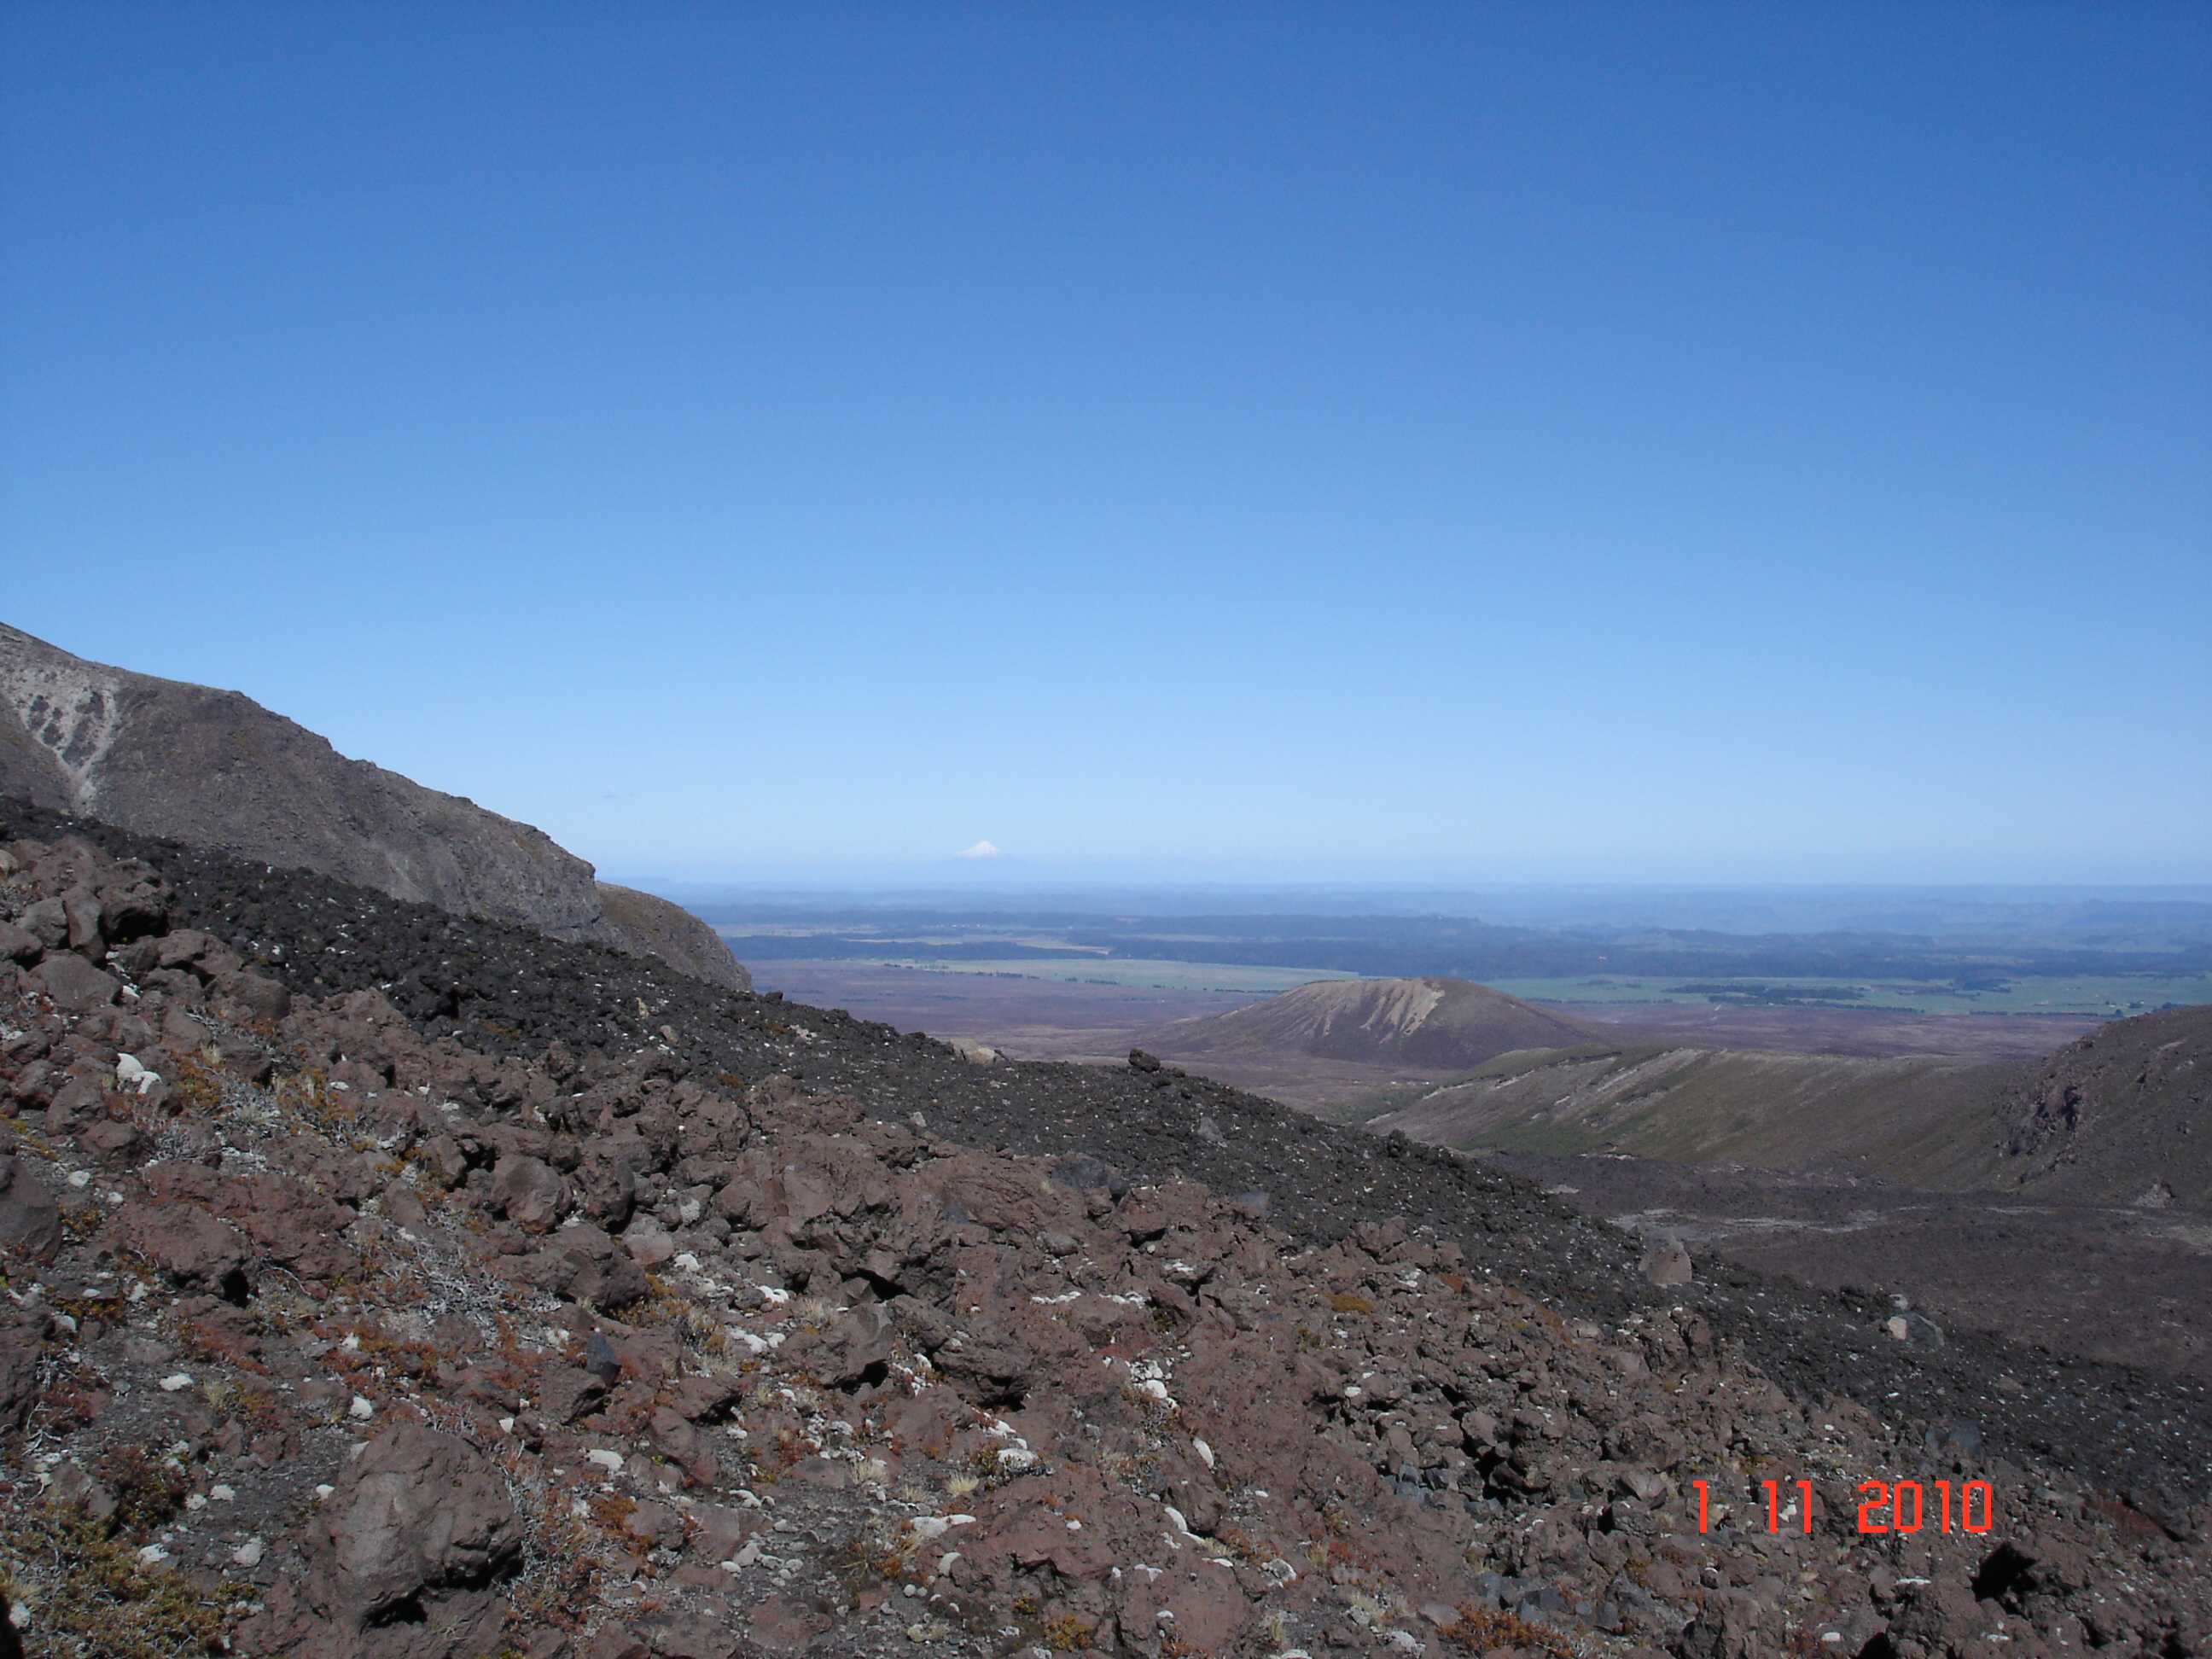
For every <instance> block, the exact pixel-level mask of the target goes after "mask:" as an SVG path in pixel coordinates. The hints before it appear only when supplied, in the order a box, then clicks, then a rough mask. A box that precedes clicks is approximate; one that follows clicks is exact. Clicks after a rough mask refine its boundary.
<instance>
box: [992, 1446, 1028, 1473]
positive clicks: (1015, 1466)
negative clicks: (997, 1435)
mask: <svg viewBox="0 0 2212 1659" xmlns="http://www.w3.org/2000/svg"><path fill="white" fill-rule="evenodd" d="M1036 1461H1037V1455H1036V1453H1035V1452H1033V1451H1031V1450H1030V1449H1029V1448H1028V1447H1027V1446H1001V1447H1000V1448H999V1467H1000V1468H1002V1469H1008V1470H1012V1471H1013V1472H1015V1473H1017V1474H1018V1473H1019V1472H1020V1471H1021V1470H1023V1469H1033V1468H1036Z"/></svg>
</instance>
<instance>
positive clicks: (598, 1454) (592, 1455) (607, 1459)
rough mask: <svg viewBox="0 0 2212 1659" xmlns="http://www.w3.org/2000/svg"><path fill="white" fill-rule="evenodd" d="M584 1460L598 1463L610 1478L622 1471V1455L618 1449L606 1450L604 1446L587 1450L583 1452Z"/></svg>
mask: <svg viewBox="0 0 2212 1659" xmlns="http://www.w3.org/2000/svg"><path fill="white" fill-rule="evenodd" d="M584 1461H585V1462H586V1463H596V1464H598V1465H599V1467H600V1468H603V1469H605V1471H606V1472H607V1476H608V1478H609V1479H610V1480H611V1479H613V1478H614V1477H615V1476H616V1475H617V1474H621V1473H622V1472H623V1455H622V1454H621V1453H620V1452H618V1451H608V1450H606V1449H605V1448H602V1449H599V1450H597V1451H587V1452H586V1453H585V1454H584Z"/></svg>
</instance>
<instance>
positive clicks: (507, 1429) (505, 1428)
mask: <svg viewBox="0 0 2212 1659" xmlns="http://www.w3.org/2000/svg"><path fill="white" fill-rule="evenodd" d="M499 1431H500V1432H501V1434H513V1432H514V1419H513V1418H511V1417H502V1418H501V1419H499Z"/></svg>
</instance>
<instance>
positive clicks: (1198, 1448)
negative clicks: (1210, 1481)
mask: <svg viewBox="0 0 2212 1659" xmlns="http://www.w3.org/2000/svg"><path fill="white" fill-rule="evenodd" d="M1190 1449H1192V1450H1193V1451H1194V1452H1196V1453H1197V1454H1198V1461H1199V1462H1201V1463H1203V1464H1205V1465H1206V1468H1209V1469H1210V1468H1212V1467H1213V1448H1212V1447H1211V1446H1209V1445H1207V1444H1206V1442H1204V1441H1203V1440H1194V1441H1192V1442H1191V1443H1190Z"/></svg>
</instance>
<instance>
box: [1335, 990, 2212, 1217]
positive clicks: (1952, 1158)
mask: <svg viewBox="0 0 2212 1659" xmlns="http://www.w3.org/2000/svg"><path fill="white" fill-rule="evenodd" d="M1369 1104H1370V1109H1369V1110H1368V1111H1367V1112H1365V1113H1364V1114H1360V1116H1361V1118H1362V1119H1363V1121H1364V1122H1365V1123H1366V1126H1367V1127H1369V1128H1371V1129H1375V1130H1377V1131H1388V1130H1392V1129H1399V1130H1403V1131H1404V1132H1405V1133H1407V1134H1408V1135H1410V1136H1412V1137H1413V1139H1416V1140H1425V1141H1429V1142H1432V1143H1434V1144H1436V1145H1438V1146H1451V1147H1455V1148H1460V1149H1463V1150H1471V1149H1474V1148H1477V1147H1480V1148H1484V1149H1487V1150H1491V1151H1497V1152H1565V1153H1573V1152H1613V1153H1620V1154H1624V1155H1626V1156H1630V1157H1634V1158H1662V1159H1665V1160H1668V1161H1669V1162H1674V1163H1694V1164H1756V1165H1760V1166H1764V1167H1765V1168H1768V1169H1776V1170H1807V1171H1817V1172H1821V1173H1832V1174H1855V1175H1862V1176H1875V1177H1878V1178H1880V1179H1882V1180H1887V1181H1893V1182H1899V1183H1901V1184H1904V1185H1907V1186H1914V1187H1928V1188H1953V1189H1958V1188H1997V1189H2000V1190H2005V1191H2017V1192H2020V1193H2021V1194H2023V1195H2025V1196H2029V1197H2033V1198H2037V1199H2044V1200H2058V1201H2063V1202H2072V1203H2085V1204H2128V1205H2141V1206H2147V1207H2151V1208H2166V1207H2167V1206H2175V1207H2179V1208H2181V1209H2185V1210H2192V1211H2201V1210H2212V1007H2206V1006H2195V1007H2188V1008H2172V1009H2167V1010H2166V1011H2164V1012H2160V1013H2154V1014H2141V1015H2137V1016H2136V1017H2135V1018H2130V1019H2117V1020H2114V1021H2112V1023H2111V1024H2106V1025H2102V1026H2100V1027H2099V1028H2098V1029H2097V1030H2095V1031H2093V1032H2092V1033H2091V1034H2090V1035H2089V1036H2086V1037H2083V1038H2081V1040H2080V1041H2078V1042H2070V1043H2069V1044H2067V1045H2066V1047H2064V1048H2061V1049H2060V1050H2058V1052H2057V1053H2056V1054H2052V1055H2051V1056H2049V1057H2048V1058H2047V1059H2045V1060H2041V1061H2035V1060H2026V1061H2022V1060H2004V1061H1995V1062H1992V1061H1968V1060H1934V1059H1928V1058H1924V1057H1915V1058H1908V1059H1891V1060H1865V1059H1844V1058H1839V1057H1838V1056H1835V1055H1831V1054H1765V1053H1753V1052H1751V1051H1749V1050H1743V1049H1726V1048H1680V1047H1669V1046H1667V1045H1664V1044H1656V1043H1644V1044H1638V1043H1634V1042H1630V1043H1626V1044H1623V1043H1619V1042H1615V1043H1610V1044H1608V1043H1601V1042H1586V1043H1581V1044H1577V1045H1572V1046H1568V1047H1563V1048H1549V1049H1541V1050H1537V1051H1534V1052H1522V1053H1512V1054H1503V1055H1500V1056H1498V1057H1497V1058H1495V1059H1493V1060H1490V1061H1489V1062H1487V1063H1486V1064H1485V1065H1483V1066H1478V1067H1476V1068H1474V1070H1473V1071H1472V1072H1471V1073H1468V1075H1466V1076H1464V1077H1460V1078H1455V1079H1449V1081H1446V1082H1443V1083H1440V1084H1433V1085H1404V1086H1400V1087H1395V1088H1391V1089H1388V1090H1383V1091H1377V1092H1376V1095H1375V1096H1374V1097H1372V1099H1371V1100H1370V1103H1369Z"/></svg>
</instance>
